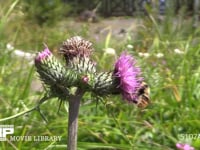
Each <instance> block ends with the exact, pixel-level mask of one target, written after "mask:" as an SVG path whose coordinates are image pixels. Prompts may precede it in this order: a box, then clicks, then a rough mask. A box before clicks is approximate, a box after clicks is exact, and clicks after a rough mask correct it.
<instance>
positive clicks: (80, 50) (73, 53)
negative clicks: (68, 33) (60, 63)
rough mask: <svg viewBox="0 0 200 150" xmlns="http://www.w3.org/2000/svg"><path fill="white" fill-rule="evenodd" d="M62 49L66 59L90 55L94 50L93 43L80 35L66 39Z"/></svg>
mask: <svg viewBox="0 0 200 150" xmlns="http://www.w3.org/2000/svg"><path fill="white" fill-rule="evenodd" d="M60 51H61V53H63V54H64V57H65V59H66V61H68V60H69V59H72V58H74V57H77V56H78V57H84V56H85V57H89V56H90V55H91V52H92V43H90V42H89V41H86V40H84V39H83V38H81V37H80V36H75V37H72V38H70V39H68V40H66V41H64V42H63V44H62V46H61V48H60Z"/></svg>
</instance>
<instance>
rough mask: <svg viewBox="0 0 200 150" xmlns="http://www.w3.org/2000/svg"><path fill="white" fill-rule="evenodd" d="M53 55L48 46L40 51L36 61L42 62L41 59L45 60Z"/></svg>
mask: <svg viewBox="0 0 200 150" xmlns="http://www.w3.org/2000/svg"><path fill="white" fill-rule="evenodd" d="M50 56H52V53H51V52H50V50H49V49H48V47H46V48H45V49H44V50H43V51H42V52H39V53H38V55H37V56H36V58H35V63H40V62H41V61H43V60H45V59H46V58H48V57H50Z"/></svg>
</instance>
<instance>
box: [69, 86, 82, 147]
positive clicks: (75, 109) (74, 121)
mask: <svg viewBox="0 0 200 150" xmlns="http://www.w3.org/2000/svg"><path fill="white" fill-rule="evenodd" d="M83 94H84V92H83V91H81V90H78V89H77V91H76V93H75V95H71V96H70V98H69V116H68V142H67V149H68V150H76V149H77V133H78V113H79V106H80V101H81V99H82V97H83Z"/></svg>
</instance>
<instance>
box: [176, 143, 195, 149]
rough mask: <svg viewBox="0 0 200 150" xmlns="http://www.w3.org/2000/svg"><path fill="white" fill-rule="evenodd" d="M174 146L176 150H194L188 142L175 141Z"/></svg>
mask: <svg viewBox="0 0 200 150" xmlns="http://www.w3.org/2000/svg"><path fill="white" fill-rule="evenodd" d="M176 148H177V149H178V150H194V147H192V146H190V145H189V144H183V143H177V144H176Z"/></svg>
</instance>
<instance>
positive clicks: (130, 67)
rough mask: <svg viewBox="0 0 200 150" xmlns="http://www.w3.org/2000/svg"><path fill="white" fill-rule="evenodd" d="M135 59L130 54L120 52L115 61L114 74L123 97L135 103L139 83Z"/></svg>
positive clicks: (138, 71)
mask: <svg viewBox="0 0 200 150" xmlns="http://www.w3.org/2000/svg"><path fill="white" fill-rule="evenodd" d="M135 64H136V61H135V60H134V58H133V57H132V56H131V55H128V54H126V53H122V54H121V56H120V57H119V58H118V60H117V62H116V63H115V69H114V74H113V75H114V76H115V78H116V81H117V82H118V88H119V89H120V91H121V93H122V95H123V98H124V99H126V100H127V101H129V102H134V103H137V92H138V89H139V87H140V85H141V82H142V80H143V79H142V78H141V77H140V73H141V72H140V68H139V67H136V66H135Z"/></svg>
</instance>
